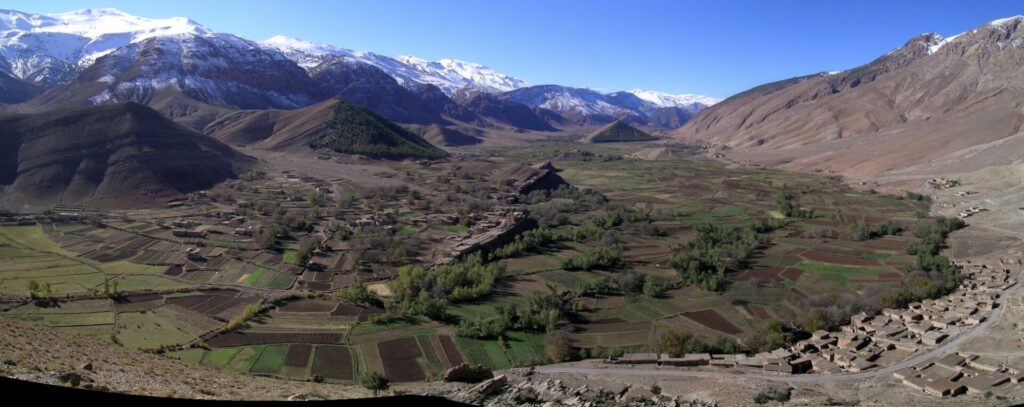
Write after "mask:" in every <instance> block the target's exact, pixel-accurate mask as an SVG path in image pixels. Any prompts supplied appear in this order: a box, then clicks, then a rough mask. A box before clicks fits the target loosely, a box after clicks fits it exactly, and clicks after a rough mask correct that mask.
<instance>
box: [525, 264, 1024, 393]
mask: <svg viewBox="0 0 1024 407" xmlns="http://www.w3.org/2000/svg"><path fill="white" fill-rule="evenodd" d="M1021 286H1024V272H1021V273H1020V275H1018V276H1017V281H1016V282H1015V283H1014V285H1013V286H1012V287H1010V288H1009V289H1008V290H1006V291H1004V292H1003V295H1002V296H1000V298H999V300H998V301H996V303H997V304H998V306H997V307H995V308H994V309H993V310H992V314H991V315H989V317H988V319H986V320H985V322H982V323H980V324H978V325H977V326H975V327H973V328H972V329H970V330H969V331H967V332H964V333H962V334H960V335H957V336H955V337H953V338H952V339H950V340H947V341H946V342H945V343H943V344H942V345H940V346H938V347H936V348H935V349H932V350H929V351H927V352H922V353H919V354H916V355H914V356H912V357H910V358H908V359H905V360H903V361H901V362H898V363H895V364H892V365H889V366H885V367H882V368H879V369H875V370H870V371H866V372H858V373H839V374H831V375H822V374H813V373H810V374H797V375H771V374H763V373H753V372H749V373H748V372H727V371H712V370H680V369H673V368H662V369H651V368H616V367H580V366H575V365H572V364H556V365H547V366H538V367H537V368H536V369H535V372H537V373H548V374H550V373H570V374H571V373H577V374H588V375H612V376H648V377H651V376H653V377H662V378H671V377H700V378H752V379H761V380H769V381H776V382H786V383H835V382H849V381H857V380H864V379H871V378H875V377H879V376H883V375H889V374H892V373H893V372H895V371H897V370H900V369H903V368H907V367H911V366H915V365H917V364H919V363H921V362H924V361H926V360H931V359H933V358H940V357H942V356H945V355H946V354H948V353H950V352H952V351H953V349H955V348H956V347H958V346H960V345H962V344H963V343H965V342H967V341H969V340H970V339H971V338H973V337H975V336H977V335H978V334H980V333H981V332H984V331H985V330H987V329H988V328H989V327H991V326H992V325H993V324H995V323H996V321H998V320H999V317H1000V316H1001V315H1002V313H1003V308H1004V303H1005V299H1006V297H1008V296H1009V295H1010V294H1012V293H1015V292H1016V291H1018V290H1020V289H1021Z"/></svg>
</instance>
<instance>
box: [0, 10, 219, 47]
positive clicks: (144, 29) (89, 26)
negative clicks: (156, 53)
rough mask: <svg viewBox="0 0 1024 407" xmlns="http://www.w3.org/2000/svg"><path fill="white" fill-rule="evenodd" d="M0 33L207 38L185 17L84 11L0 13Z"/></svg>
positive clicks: (202, 28) (140, 38)
mask: <svg viewBox="0 0 1024 407" xmlns="http://www.w3.org/2000/svg"><path fill="white" fill-rule="evenodd" d="M0 30H2V31H23V32H33V33H61V34H72V35H77V36H82V37H86V38H89V39H97V38H99V37H101V36H104V35H110V34H125V33H132V34H135V35H136V36H137V38H135V40H136V41H138V40H142V39H145V38H149V37H153V36H158V35H176V34H197V35H203V34H209V33H212V31H210V30H209V29H207V28H206V27H203V26H202V25H199V24H198V23H196V22H195V21H192V20H191V19H189V18H187V17H171V18H162V19H152V18H144V17H138V16H133V15H130V14H127V13H124V12H122V11H120V10H117V9H113V8H101V9H84V10H76V11H70V12H67V13H58V14H30V13H22V12H18V11H13V10H0Z"/></svg>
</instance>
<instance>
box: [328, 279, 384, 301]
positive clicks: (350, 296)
mask: <svg viewBox="0 0 1024 407" xmlns="http://www.w3.org/2000/svg"><path fill="white" fill-rule="evenodd" d="M337 297H338V298H342V299H346V300H348V301H349V302H351V303H353V304H357V305H366V306H373V305H377V304H379V303H380V299H378V298H377V296H376V295H374V294H373V293H372V292H370V290H369V289H368V288H367V287H366V284H365V283H363V280H362V279H361V278H359V277H356V279H355V281H353V282H352V285H350V286H348V287H345V288H344V289H343V290H341V291H338V294H337Z"/></svg>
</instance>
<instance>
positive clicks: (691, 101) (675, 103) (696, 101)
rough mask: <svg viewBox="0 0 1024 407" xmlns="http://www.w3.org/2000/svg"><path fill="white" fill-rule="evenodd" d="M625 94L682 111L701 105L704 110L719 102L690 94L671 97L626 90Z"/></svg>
mask: <svg viewBox="0 0 1024 407" xmlns="http://www.w3.org/2000/svg"><path fill="white" fill-rule="evenodd" d="M626 92H629V93H632V94H634V95H636V97H638V98H640V99H643V100H646V101H648V102H651V103H654V104H655V105H657V106H658V107H681V108H684V109H690V108H691V107H694V106H695V105H702V107H701V108H704V107H708V106H711V105H714V104H715V103H718V102H720V101H721V99H718V98H713V97H711V96H704V95H697V94H692V93H684V94H681V95H671V94H668V93H661V92H655V91H652V90H643V89H630V90H627V91H626ZM698 110H699V109H698Z"/></svg>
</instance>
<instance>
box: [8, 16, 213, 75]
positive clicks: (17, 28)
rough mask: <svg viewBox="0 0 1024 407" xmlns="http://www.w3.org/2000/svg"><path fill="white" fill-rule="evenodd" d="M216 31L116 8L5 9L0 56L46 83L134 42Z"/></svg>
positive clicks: (188, 21) (177, 19) (186, 21)
mask: <svg viewBox="0 0 1024 407" xmlns="http://www.w3.org/2000/svg"><path fill="white" fill-rule="evenodd" d="M213 34H214V33H213V31H211V30H210V29H208V28H206V27H203V26H202V25H199V24H198V23H196V22H195V21H192V20H191V19H189V18H186V17H172V18H163V19H151V18H143V17H137V16H133V15H129V14H127V13H124V12H122V11H120V10H117V9H111V8H103V9H84V10H77V11H70V12H67V13H58V14H33V13H23V12H20V11H14V10H0V57H2V58H3V59H5V60H7V62H8V63H9V64H10V66H11V72H12V73H14V74H15V75H16V76H18V77H20V78H23V79H30V80H31V81H33V82H35V83H37V84H40V85H43V86H53V85H56V84H59V83H62V82H64V81H67V80H69V78H70V77H72V76H73V74H74V72H76V70H79V69H82V68H84V67H86V66H88V65H91V64H92V63H93V62H94V61H95V60H96V59H97V58H99V57H101V56H103V55H106V54H109V53H110V52H113V51H114V50H116V49H118V48H121V47H124V46H126V45H129V44H134V43H138V42H142V41H144V40H147V39H150V38H154V37H165V36H181V35H197V36H207V35H213Z"/></svg>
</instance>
